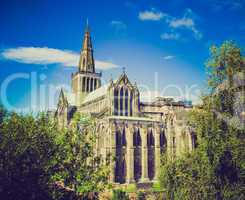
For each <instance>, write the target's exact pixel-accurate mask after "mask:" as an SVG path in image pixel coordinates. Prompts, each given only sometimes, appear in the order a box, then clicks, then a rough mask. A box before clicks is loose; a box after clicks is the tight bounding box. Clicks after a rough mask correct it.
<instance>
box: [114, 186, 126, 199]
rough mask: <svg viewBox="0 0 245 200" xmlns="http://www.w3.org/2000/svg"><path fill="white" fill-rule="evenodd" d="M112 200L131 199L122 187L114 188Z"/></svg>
mask: <svg viewBox="0 0 245 200" xmlns="http://www.w3.org/2000/svg"><path fill="white" fill-rule="evenodd" d="M112 200H129V196H128V195H127V193H126V192H125V191H123V190H121V189H116V190H113V195H112Z"/></svg>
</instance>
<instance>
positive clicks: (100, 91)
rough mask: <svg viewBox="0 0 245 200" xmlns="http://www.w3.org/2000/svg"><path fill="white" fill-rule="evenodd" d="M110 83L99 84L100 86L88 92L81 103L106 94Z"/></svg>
mask: <svg viewBox="0 0 245 200" xmlns="http://www.w3.org/2000/svg"><path fill="white" fill-rule="evenodd" d="M109 85H110V84H106V85H103V86H101V87H100V88H98V89H96V90H94V91H93V92H91V93H89V94H88V95H87V96H86V97H85V98H84V100H83V102H82V104H84V103H87V102H90V101H93V100H95V99H97V98H99V97H102V96H104V95H106V93H107V89H108V87H109Z"/></svg>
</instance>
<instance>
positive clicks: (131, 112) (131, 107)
mask: <svg viewBox="0 0 245 200" xmlns="http://www.w3.org/2000/svg"><path fill="white" fill-rule="evenodd" d="M129 107H130V113H129V115H130V116H133V92H132V91H131V92H130V105H129Z"/></svg>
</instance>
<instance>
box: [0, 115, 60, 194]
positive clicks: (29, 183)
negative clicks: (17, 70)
mask: <svg viewBox="0 0 245 200" xmlns="http://www.w3.org/2000/svg"><path fill="white" fill-rule="evenodd" d="M2 113H3V112H1V119H2V122H1V126H0V193H1V194H0V196H1V198H3V199H50V198H51V196H50V195H49V188H48V182H49V177H50V174H51V173H52V171H53V170H54V167H55V165H56V164H57V163H56V162H55V157H56V155H57V149H58V148H57V145H56V144H55V133H56V132H55V130H56V128H55V125H54V124H53V123H52V122H51V121H49V120H48V119H47V118H46V116H45V115H39V116H38V117H37V118H36V119H34V118H33V117H32V116H20V115H17V114H15V113H10V114H8V115H7V114H6V112H5V111H4V113H5V114H3V115H2Z"/></svg>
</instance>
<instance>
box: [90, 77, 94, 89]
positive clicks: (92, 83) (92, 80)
mask: <svg viewBox="0 0 245 200" xmlns="http://www.w3.org/2000/svg"><path fill="white" fill-rule="evenodd" d="M93 86H94V79H93V78H91V81H90V92H92V91H93V90H94V89H93Z"/></svg>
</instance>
